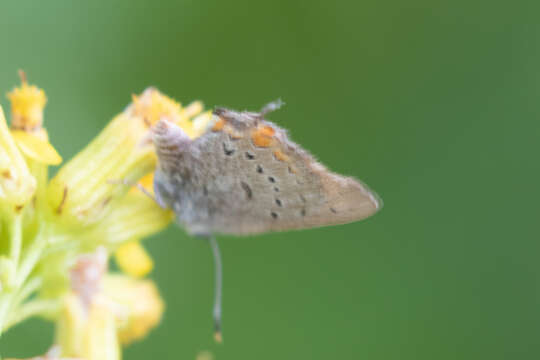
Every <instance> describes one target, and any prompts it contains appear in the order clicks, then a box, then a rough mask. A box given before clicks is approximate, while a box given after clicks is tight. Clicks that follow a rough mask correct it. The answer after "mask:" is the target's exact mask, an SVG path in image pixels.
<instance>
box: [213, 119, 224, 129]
mask: <svg viewBox="0 0 540 360" xmlns="http://www.w3.org/2000/svg"><path fill="white" fill-rule="evenodd" d="M223 126H225V120H223V119H222V118H219V119H218V120H217V121H216V122H215V123H214V126H213V127H212V131H221V130H223Z"/></svg>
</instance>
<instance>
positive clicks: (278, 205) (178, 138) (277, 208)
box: [154, 109, 381, 235]
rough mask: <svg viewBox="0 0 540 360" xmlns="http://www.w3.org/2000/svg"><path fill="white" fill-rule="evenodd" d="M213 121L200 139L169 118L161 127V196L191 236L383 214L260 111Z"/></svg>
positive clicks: (359, 187)
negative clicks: (171, 121)
mask: <svg viewBox="0 0 540 360" xmlns="http://www.w3.org/2000/svg"><path fill="white" fill-rule="evenodd" d="M214 115H215V117H216V118H215V121H214V124H213V126H212V128H211V129H209V130H208V131H207V132H206V133H205V134H203V135H202V136H200V137H199V138H197V139H195V140H191V139H190V138H189V137H188V136H187V135H186V134H185V133H184V132H183V131H182V129H180V128H179V127H177V126H176V125H174V124H172V123H170V122H168V121H166V120H164V119H162V120H161V121H160V122H159V123H158V124H157V125H156V127H155V129H154V143H155V146H156V151H157V155H158V159H159V165H158V169H157V170H156V173H155V178H154V190H155V194H156V198H157V200H158V202H159V203H160V204H161V205H162V206H165V207H169V208H171V209H173V210H174V211H175V213H176V215H177V220H178V222H179V223H180V224H181V225H182V226H183V227H185V228H186V230H187V231H188V232H189V233H191V234H200V235H210V234H216V233H222V234H233V235H247V234H256V233H263V232H269V231H283V230H292V229H304V228H312V227H319V226H326V225H337V224H343V223H348V222H352V221H357V220H361V219H364V218H366V217H368V216H370V215H372V214H374V213H375V212H376V211H377V210H378V209H380V207H381V202H380V200H379V199H378V197H377V196H376V195H375V193H373V192H372V191H371V190H369V189H368V188H367V186H366V185H364V184H362V183H360V182H359V181H357V180H355V179H353V178H349V177H344V176H341V175H338V174H334V173H332V172H330V171H328V170H327V169H326V168H325V167H324V166H323V165H321V164H320V163H318V162H317V161H316V160H315V159H314V158H313V157H312V156H311V155H310V154H309V153H308V152H307V151H305V150H304V149H302V148H301V147H300V146H299V145H297V144H296V143H294V142H292V141H291V140H289V138H288V136H287V133H286V131H285V130H283V129H282V128H280V127H279V126H277V125H275V124H273V123H271V122H269V121H266V120H264V118H263V116H262V115H261V114H260V113H250V112H241V113H239V112H235V111H231V110H227V109H217V110H215V111H214Z"/></svg>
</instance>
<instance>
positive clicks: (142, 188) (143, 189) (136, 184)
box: [108, 179, 167, 209]
mask: <svg viewBox="0 0 540 360" xmlns="http://www.w3.org/2000/svg"><path fill="white" fill-rule="evenodd" d="M108 183H109V184H117V185H124V186H129V187H132V186H135V187H136V188H137V189H138V190H139V191H140V192H142V193H143V194H144V195H146V196H148V197H149V198H150V199H152V200H154V202H155V203H156V204H158V205H159V206H160V207H161V208H163V209H167V205H165V203H164V202H163V201H160V199H158V198H157V197H154V195H153V194H152V193H151V192H150V191H148V190H146V188H145V187H144V186H142V185H141V184H140V183H138V182H135V183H134V182H131V181H129V180H127V179H122V180H109V181H108Z"/></svg>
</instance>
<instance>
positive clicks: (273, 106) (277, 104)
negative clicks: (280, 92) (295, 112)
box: [259, 99, 285, 117]
mask: <svg viewBox="0 0 540 360" xmlns="http://www.w3.org/2000/svg"><path fill="white" fill-rule="evenodd" d="M283 105H285V103H284V102H283V101H282V100H281V99H277V100H275V101H272V102H271V103H268V104H266V105H264V106H263V108H262V109H261V111H260V112H259V114H260V116H261V117H263V116H264V115H266V114H268V113H271V112H273V111H276V110H279V109H280V108H281V107H282V106H283Z"/></svg>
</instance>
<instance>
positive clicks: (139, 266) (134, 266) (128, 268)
mask: <svg viewBox="0 0 540 360" xmlns="http://www.w3.org/2000/svg"><path fill="white" fill-rule="evenodd" d="M114 257H115V259H116V263H117V264H118V267H120V269H121V270H122V271H123V272H125V273H126V274H129V275H131V276H135V277H143V276H145V275H147V274H148V273H149V272H150V271H152V269H153V267H154V261H153V260H152V258H151V257H150V255H148V253H147V252H146V250H145V249H144V247H143V246H142V245H141V244H140V242H139V241H130V242H127V243H125V244H122V245H120V247H119V248H118V249H116V252H115V253H114Z"/></svg>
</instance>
